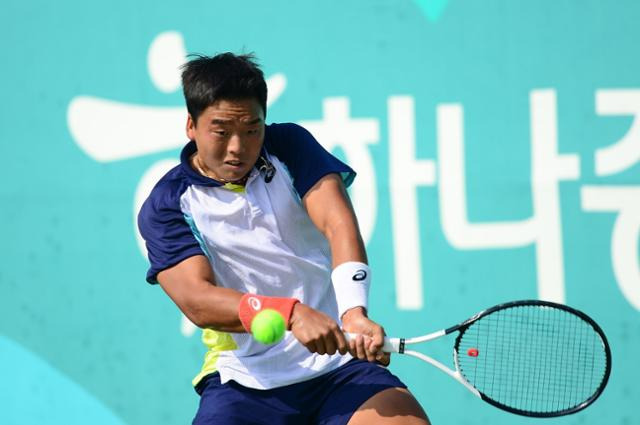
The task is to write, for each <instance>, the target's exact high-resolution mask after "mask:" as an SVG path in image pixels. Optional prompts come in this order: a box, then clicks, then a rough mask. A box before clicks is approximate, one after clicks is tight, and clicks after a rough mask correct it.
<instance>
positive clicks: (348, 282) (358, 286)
mask: <svg viewBox="0 0 640 425" xmlns="http://www.w3.org/2000/svg"><path fill="white" fill-rule="evenodd" d="M331 282H332V283H333V289H334V291H335V293H336V300H337V301H338V317H339V318H342V315H343V314H344V313H345V311H347V310H349V309H351V308H354V307H364V308H365V309H366V308H367V299H368V297H369V285H370V283H371V269H370V268H369V266H367V265H366V264H365V263H360V262H358V261H348V262H346V263H342V264H340V265H339V266H338V267H336V268H335V269H333V272H331Z"/></svg>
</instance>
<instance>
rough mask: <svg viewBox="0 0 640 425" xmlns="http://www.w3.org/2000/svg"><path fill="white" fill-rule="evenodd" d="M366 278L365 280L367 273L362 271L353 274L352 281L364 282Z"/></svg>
mask: <svg viewBox="0 0 640 425" xmlns="http://www.w3.org/2000/svg"><path fill="white" fill-rule="evenodd" d="M366 278H367V272H366V271H364V270H362V269H360V270H358V271H356V274H354V275H353V277H352V279H353V280H355V281H356V282H359V281H361V280H365V279H366Z"/></svg>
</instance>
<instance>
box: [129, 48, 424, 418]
mask: <svg viewBox="0 0 640 425" xmlns="http://www.w3.org/2000/svg"><path fill="white" fill-rule="evenodd" d="M182 83H183V89H184V96H185V100H186V104H187V110H188V116H187V125H186V133H187V136H188V138H189V140H190V142H189V143H187V145H186V146H185V147H184V148H183V150H182V154H181V158H180V159H181V161H180V162H181V163H180V164H179V165H178V166H176V167H175V168H174V169H172V170H171V171H169V172H168V173H167V174H166V175H165V176H164V177H163V178H162V179H161V180H160V181H159V182H158V183H157V185H156V186H155V187H154V189H153V191H152V192H151V194H150V196H149V198H148V199H147V200H146V202H145V203H144V205H143V207H142V209H141V211H140V214H139V217H138V224H139V227H140V232H141V234H142V236H143V237H144V239H145V241H146V245H147V250H148V253H149V261H150V263H151V266H150V268H149V271H148V273H147V281H148V282H149V283H152V284H156V283H159V284H160V286H161V287H162V288H163V289H164V291H165V292H166V293H167V294H168V295H169V297H171V299H172V300H173V301H174V302H175V303H176V305H177V306H178V307H179V308H180V309H181V310H182V312H183V313H184V314H185V315H186V316H187V317H188V318H189V319H190V320H191V321H192V322H193V323H195V324H196V325H197V326H199V327H200V328H202V329H203V341H204V343H205V344H206V345H207V346H208V352H207V354H206V356H205V361H204V365H203V368H202V371H201V373H200V374H199V375H198V376H197V377H196V378H195V379H194V382H193V383H194V386H195V389H196V391H197V392H198V393H199V394H200V396H201V399H200V406H199V409H198V411H197V414H196V416H195V418H194V420H193V423H194V424H198V425H199V424H270V425H277V424H331V425H338V424H347V423H348V424H351V425H355V424H400V423H402V424H428V419H427V417H426V415H425V413H424V411H423V410H422V408H421V407H420V405H419V404H418V403H417V401H416V400H415V399H414V397H413V396H412V395H411V394H410V393H409V392H408V390H407V389H406V386H405V385H404V384H403V383H402V382H401V381H400V380H399V379H398V378H397V377H395V376H394V375H392V374H391V373H390V372H389V371H388V370H387V369H386V368H385V367H382V366H381V365H380V363H381V362H382V363H387V364H388V356H387V357H385V356H381V355H380V354H379V350H380V348H381V346H382V343H383V337H384V330H383V328H382V327H381V326H380V325H378V324H376V323H375V322H373V321H371V320H370V319H369V318H368V317H367V295H368V289H369V284H370V281H371V271H370V269H369V267H368V266H367V258H366V254H365V249H364V244H363V242H362V238H361V236H360V233H359V230H358V224H357V221H356V217H355V215H354V212H353V209H352V206H351V204H350V201H349V199H348V196H347V193H346V190H345V187H346V186H348V185H349V184H350V183H351V182H352V180H353V179H354V177H355V173H354V172H353V170H352V169H351V168H350V167H348V166H347V165H345V164H344V163H342V162H341V161H339V160H338V159H336V158H335V157H333V156H332V155H331V154H329V153H328V152H327V151H325V150H324V149H323V148H322V147H321V146H320V145H319V144H318V142H317V141H316V140H315V139H314V138H313V136H311V134H310V133H309V132H307V131H306V130H304V129H303V128H302V127H300V126H297V125H295V124H270V125H266V124H265V116H266V112H267V111H266V100H267V86H266V83H265V80H264V76H263V73H262V71H261V70H260V69H259V67H258V66H257V65H256V63H255V62H254V59H253V57H252V56H250V55H241V56H238V55H234V54H231V53H224V54H220V55H218V56H215V57H207V56H197V57H195V58H193V59H192V60H191V61H189V62H188V63H187V64H186V65H185V66H184V68H183V74H182ZM265 308H272V309H276V310H278V311H279V312H280V313H282V315H283V316H284V317H285V321H286V323H287V329H288V330H290V331H291V332H287V333H286V336H285V337H284V339H283V340H282V341H280V342H279V343H277V344H273V345H263V344H260V343H258V342H257V341H255V340H254V339H253V338H252V337H251V334H250V333H248V330H249V329H250V324H251V320H252V318H253V317H254V316H255V315H256V314H257V313H258V312H259V311H261V310H262V309H265ZM343 331H348V332H354V333H358V334H361V335H366V338H365V337H362V336H360V337H358V338H357V339H356V340H355V341H350V342H347V341H346V339H345V336H344V334H343Z"/></svg>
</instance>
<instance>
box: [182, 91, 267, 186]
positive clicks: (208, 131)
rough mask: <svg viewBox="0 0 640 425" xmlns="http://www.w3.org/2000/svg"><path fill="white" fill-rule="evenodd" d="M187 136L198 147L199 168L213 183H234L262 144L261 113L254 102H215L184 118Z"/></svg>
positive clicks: (253, 158) (247, 169)
mask: <svg viewBox="0 0 640 425" xmlns="http://www.w3.org/2000/svg"><path fill="white" fill-rule="evenodd" d="M187 136H188V137H189V139H191V140H195V142H196V146H197V147H198V155H197V156H198V158H196V160H199V166H200V167H202V168H203V169H204V171H205V172H207V174H208V175H209V177H212V178H214V179H216V180H219V181H223V182H227V181H228V182H234V181H237V180H240V179H242V178H243V177H244V176H246V175H247V174H248V173H249V171H251V168H252V167H253V166H254V165H255V163H256V161H257V160H258V157H259V156H260V150H261V149H262V143H263V141H264V112H263V111H262V108H261V107H260V104H259V103H258V102H257V101H256V100H255V99H239V100H219V101H217V102H216V103H214V104H213V105H211V106H208V107H207V109H205V110H204V111H202V113H201V114H200V116H199V117H198V120H197V122H194V121H193V119H192V118H191V116H190V115H189V117H188V118H187Z"/></svg>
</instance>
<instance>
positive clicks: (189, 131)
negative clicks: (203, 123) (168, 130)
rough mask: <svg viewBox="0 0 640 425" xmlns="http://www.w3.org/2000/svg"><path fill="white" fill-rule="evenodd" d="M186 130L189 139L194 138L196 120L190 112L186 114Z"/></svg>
mask: <svg viewBox="0 0 640 425" xmlns="http://www.w3.org/2000/svg"><path fill="white" fill-rule="evenodd" d="M186 132H187V137H188V138H189V140H196V122H195V121H194V120H193V118H191V114H187V128H186Z"/></svg>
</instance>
